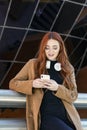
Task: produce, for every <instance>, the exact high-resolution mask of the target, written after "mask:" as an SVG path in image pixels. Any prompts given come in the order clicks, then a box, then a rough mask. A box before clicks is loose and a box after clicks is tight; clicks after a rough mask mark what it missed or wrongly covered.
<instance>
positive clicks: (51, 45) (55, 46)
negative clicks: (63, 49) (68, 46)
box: [45, 39, 60, 61]
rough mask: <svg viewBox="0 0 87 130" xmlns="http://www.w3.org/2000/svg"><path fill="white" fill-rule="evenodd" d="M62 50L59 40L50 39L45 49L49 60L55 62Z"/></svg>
mask: <svg viewBox="0 0 87 130" xmlns="http://www.w3.org/2000/svg"><path fill="white" fill-rule="evenodd" d="M59 50H60V44H59V42H58V41H57V40H54V39H50V40H48V42H47V44H46V47H45V54H46V57H47V59H49V60H51V61H55V60H56V58H57V56H58V54H59Z"/></svg>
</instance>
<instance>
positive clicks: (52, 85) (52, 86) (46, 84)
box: [43, 79, 59, 91]
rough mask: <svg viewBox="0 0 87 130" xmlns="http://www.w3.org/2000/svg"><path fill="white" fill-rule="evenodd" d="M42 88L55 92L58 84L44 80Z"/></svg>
mask: <svg viewBox="0 0 87 130" xmlns="http://www.w3.org/2000/svg"><path fill="white" fill-rule="evenodd" d="M43 82H44V83H43V88H47V89H49V90H52V91H57V89H58V86H59V84H58V83H57V82H56V81H55V80H52V79H51V80H44V81H43Z"/></svg>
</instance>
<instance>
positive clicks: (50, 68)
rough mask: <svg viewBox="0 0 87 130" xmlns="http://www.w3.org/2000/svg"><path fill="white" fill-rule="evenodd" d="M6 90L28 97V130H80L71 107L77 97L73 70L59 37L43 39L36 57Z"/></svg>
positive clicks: (77, 118) (45, 36)
mask: <svg viewBox="0 0 87 130" xmlns="http://www.w3.org/2000/svg"><path fill="white" fill-rule="evenodd" d="M9 87H10V89H13V90H15V91H17V92H20V93H24V94H26V95H27V101H26V119H27V129H28V130H82V126H81V122H80V117H79V114H78V112H77V110H76V109H75V107H74V105H73V102H74V101H75V100H76V99H77V96H78V93H77V86H76V81H75V74H74V68H73V66H72V65H71V64H70V62H69V60H68V56H67V53H66V49H65V46H64V42H63V40H62V38H61V36H60V35H59V34H58V33H56V32H48V33H47V34H45V35H44V37H43V38H42V41H41V44H40V48H39V51H38V55H37V57H36V58H34V59H30V60H29V61H28V62H27V63H26V64H25V65H24V67H23V68H22V69H21V71H20V72H19V73H18V74H17V75H16V76H15V77H14V78H13V79H12V80H11V81H10V84H9Z"/></svg>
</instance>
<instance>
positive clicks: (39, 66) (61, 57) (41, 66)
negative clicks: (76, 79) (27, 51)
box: [35, 32, 73, 88]
mask: <svg viewBox="0 0 87 130" xmlns="http://www.w3.org/2000/svg"><path fill="white" fill-rule="evenodd" d="M49 39H54V40H57V41H58V42H59V45H60V50H59V53H58V56H57V58H56V60H57V61H58V62H60V63H61V67H62V69H61V74H62V76H63V78H64V82H65V84H66V87H67V88H72V87H73V83H71V82H70V81H71V80H70V76H69V75H70V73H72V70H73V69H72V68H73V66H72V65H71V64H70V62H69V59H68V56H67V52H66V48H65V45H64V42H63V39H62V37H61V36H60V35H59V34H58V33H57V32H48V33H46V34H45V35H44V36H43V38H42V40H41V43H40V47H39V51H38V54H37V56H36V58H37V62H36V65H35V66H36V71H37V77H40V75H41V74H42V73H45V74H46V73H47V70H46V60H47V57H46V54H45V47H46V44H47V42H48V40H49Z"/></svg>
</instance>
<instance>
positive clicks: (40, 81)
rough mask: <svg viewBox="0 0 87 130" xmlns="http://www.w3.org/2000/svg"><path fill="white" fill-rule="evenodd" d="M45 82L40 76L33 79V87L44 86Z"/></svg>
mask: <svg viewBox="0 0 87 130" xmlns="http://www.w3.org/2000/svg"><path fill="white" fill-rule="evenodd" d="M43 86H44V83H43V80H42V79H40V78H38V79H35V80H34V81H33V88H43Z"/></svg>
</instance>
